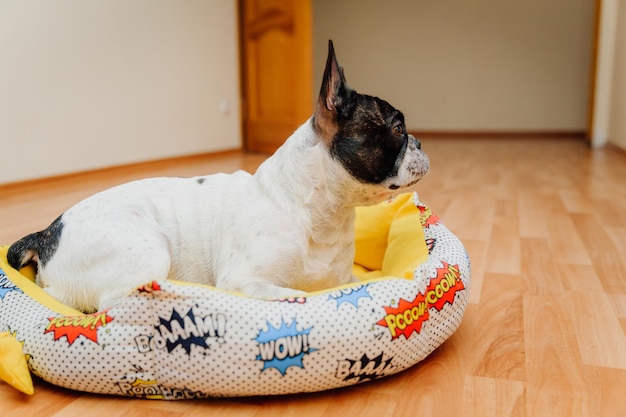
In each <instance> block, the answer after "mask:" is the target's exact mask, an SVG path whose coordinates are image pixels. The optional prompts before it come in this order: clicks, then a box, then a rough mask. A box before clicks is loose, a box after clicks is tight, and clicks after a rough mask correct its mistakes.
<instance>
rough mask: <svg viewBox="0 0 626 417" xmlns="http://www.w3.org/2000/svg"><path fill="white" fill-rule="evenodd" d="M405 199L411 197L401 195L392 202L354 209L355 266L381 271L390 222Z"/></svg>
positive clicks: (410, 196)
mask: <svg viewBox="0 0 626 417" xmlns="http://www.w3.org/2000/svg"><path fill="white" fill-rule="evenodd" d="M407 199H412V195H411V194H403V195H401V196H399V197H398V198H396V199H394V200H388V201H384V202H382V203H380V204H377V205H375V206H369V207H357V208H356V220H355V222H354V240H355V242H354V244H355V249H356V251H355V256H354V263H355V264H357V265H360V266H362V267H364V268H365V269H366V270H368V271H376V270H382V268H383V260H384V258H385V252H386V251H387V239H388V236H389V228H390V227H391V222H392V221H393V218H394V215H395V213H396V210H397V209H398V208H399V207H400V206H402V204H404V203H405V202H406V200H407Z"/></svg>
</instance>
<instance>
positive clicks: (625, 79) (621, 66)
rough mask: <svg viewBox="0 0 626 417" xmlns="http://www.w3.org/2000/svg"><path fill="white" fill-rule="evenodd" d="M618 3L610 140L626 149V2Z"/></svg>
mask: <svg viewBox="0 0 626 417" xmlns="http://www.w3.org/2000/svg"><path fill="white" fill-rule="evenodd" d="M617 3H618V4H617V5H616V10H615V12H616V18H617V19H616V31H615V32H616V36H615V49H614V51H613V53H614V55H613V56H614V59H613V74H612V75H613V79H612V83H611V101H610V103H611V108H610V119H609V134H608V140H609V142H611V143H612V144H614V145H616V146H618V147H620V148H622V149H624V150H626V3H624V2H623V1H622V2H617Z"/></svg>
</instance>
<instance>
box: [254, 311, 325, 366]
mask: <svg viewBox="0 0 626 417" xmlns="http://www.w3.org/2000/svg"><path fill="white" fill-rule="evenodd" d="M266 323H267V330H260V331H259V334H258V336H257V337H256V338H255V339H254V340H256V342H257V343H258V344H259V355H257V357H256V359H257V360H259V361H262V362H263V368H262V369H261V372H263V371H265V370H266V369H270V368H274V369H276V370H277V371H278V372H280V374H281V375H283V376H284V375H285V373H286V372H287V369H288V368H290V367H292V366H296V367H298V368H303V369H304V364H303V363H302V360H303V358H304V355H308V354H309V353H312V352H315V351H316V350H317V349H315V348H312V347H311V346H310V345H309V334H310V333H311V330H312V329H313V327H309V328H307V329H303V330H298V329H297V323H296V320H295V319H294V320H293V321H292V322H291V324H289V325H287V324H286V323H285V320H284V319H281V323H280V325H279V326H278V327H274V326H273V325H272V323H270V322H269V321H266Z"/></svg>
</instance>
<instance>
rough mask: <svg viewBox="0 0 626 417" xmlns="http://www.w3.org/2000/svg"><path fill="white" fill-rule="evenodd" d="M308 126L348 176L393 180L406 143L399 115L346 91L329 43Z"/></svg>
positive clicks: (381, 102) (383, 104)
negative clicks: (317, 94)
mask: <svg viewBox="0 0 626 417" xmlns="http://www.w3.org/2000/svg"><path fill="white" fill-rule="evenodd" d="M313 126H314V128H315V129H316V131H317V133H318V134H319V135H320V136H321V137H322V138H323V140H324V141H325V143H326V144H327V146H328V147H329V149H330V151H331V154H332V155H333V156H334V157H335V158H337V159H338V160H339V161H340V162H341V163H342V165H343V166H344V167H345V168H346V169H347V170H348V172H350V174H352V176H353V177H355V178H357V179H358V180H360V181H363V182H366V183H371V184H380V183H381V182H383V181H384V180H385V179H388V178H392V177H394V176H395V175H397V173H398V169H399V167H400V164H401V162H402V160H403V156H404V153H405V152H406V150H407V146H408V144H409V135H408V134H407V132H406V127H405V124H404V115H403V114H402V112H400V111H399V110H397V109H395V108H394V107H393V106H392V105H391V104H389V103H388V102H386V101H385V100H382V99H380V98H378V97H373V96H368V95H364V94H359V93H357V92H356V91H355V90H353V89H352V88H350V87H349V86H348V84H347V82H346V79H345V76H344V73H343V69H342V68H341V67H340V66H339V64H338V63H337V58H336V56H335V51H334V48H333V43H332V41H329V45H328V59H327V61H326V68H325V71H324V78H323V80H322V87H321V89H320V95H319V98H318V102H317V107H316V112H315V116H314V119H313ZM413 141H415V139H413ZM417 146H418V147H419V142H417Z"/></svg>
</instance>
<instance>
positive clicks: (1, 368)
mask: <svg viewBox="0 0 626 417" xmlns="http://www.w3.org/2000/svg"><path fill="white" fill-rule="evenodd" d="M0 379H2V380H3V381H5V382H6V383H8V384H9V385H11V386H12V387H14V388H16V389H18V390H20V391H22V392H23V393H24V394H28V395H33V393H34V392H35V389H34V387H33V380H32V378H31V376H30V372H29V370H28V364H27V363H26V357H25V356H24V353H23V352H22V344H21V343H20V342H19V341H18V340H17V339H15V338H14V337H13V336H11V334H9V333H7V332H4V333H0Z"/></svg>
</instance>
